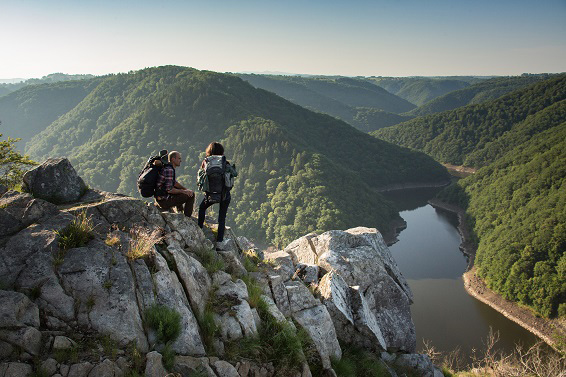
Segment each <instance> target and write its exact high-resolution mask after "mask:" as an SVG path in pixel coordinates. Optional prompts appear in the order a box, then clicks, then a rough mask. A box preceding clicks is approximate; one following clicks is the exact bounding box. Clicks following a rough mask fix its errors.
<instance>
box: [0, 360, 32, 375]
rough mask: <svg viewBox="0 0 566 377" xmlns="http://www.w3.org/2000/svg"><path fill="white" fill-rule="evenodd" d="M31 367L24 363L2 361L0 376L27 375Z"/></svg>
mask: <svg viewBox="0 0 566 377" xmlns="http://www.w3.org/2000/svg"><path fill="white" fill-rule="evenodd" d="M32 371H33V368H32V367H31V365H29V364H24V363H3V364H0V376H3V377H4V376H5V377H27V376H29V375H30V374H31V372H32Z"/></svg>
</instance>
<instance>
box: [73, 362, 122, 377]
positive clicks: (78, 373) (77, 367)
mask: <svg viewBox="0 0 566 377" xmlns="http://www.w3.org/2000/svg"><path fill="white" fill-rule="evenodd" d="M93 367H94V366H93V365H92V364H91V363H89V362H88V361H87V362H84V363H78V364H73V365H71V367H70V368H69V373H68V374H67V377H88V376H89V374H90V371H91V370H92V369H93ZM110 370H111V371H114V372H117V370H116V368H113V367H110ZM98 371H101V368H99V369H98ZM107 375H111V374H107Z"/></svg>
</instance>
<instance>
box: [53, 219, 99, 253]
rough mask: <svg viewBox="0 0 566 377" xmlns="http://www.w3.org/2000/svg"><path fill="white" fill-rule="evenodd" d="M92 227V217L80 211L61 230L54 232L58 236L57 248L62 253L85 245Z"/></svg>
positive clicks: (89, 237)
mask: <svg viewBox="0 0 566 377" xmlns="http://www.w3.org/2000/svg"><path fill="white" fill-rule="evenodd" d="M93 229H94V227H93V225H92V219H91V218H90V217H88V216H87V215H86V211H82V212H80V213H79V214H77V216H76V217H75V219H74V220H73V221H71V223H70V224H69V225H67V226H66V227H65V228H64V229H63V230H60V231H56V232H55V233H57V235H58V236H59V249H60V250H61V251H62V252H63V253H64V252H66V251H67V250H69V249H72V248H75V247H81V246H84V245H86V244H87V243H88V241H89V240H90V239H91V238H92V230H93ZM63 257H64V254H63Z"/></svg>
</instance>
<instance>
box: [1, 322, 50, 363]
mask: <svg viewBox="0 0 566 377" xmlns="http://www.w3.org/2000/svg"><path fill="white" fill-rule="evenodd" d="M0 340H3V341H5V342H7V343H10V344H12V345H14V346H18V347H20V348H21V349H22V350H23V351H25V352H27V353H29V354H31V355H34V356H35V355H39V353H40V351H41V348H42V346H43V344H42V342H41V332H40V331H39V330H38V329H36V328H35V327H23V328H20V329H16V330H7V329H1V330H0Z"/></svg>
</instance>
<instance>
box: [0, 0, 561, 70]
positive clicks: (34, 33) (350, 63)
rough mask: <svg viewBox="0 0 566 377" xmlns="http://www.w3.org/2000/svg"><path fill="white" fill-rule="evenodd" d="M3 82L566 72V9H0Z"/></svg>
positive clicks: (271, 5) (317, 5)
mask: <svg viewBox="0 0 566 377" xmlns="http://www.w3.org/2000/svg"><path fill="white" fill-rule="evenodd" d="M0 5H1V9H2V18H1V22H0V35H2V44H1V46H2V48H1V50H0V51H2V55H1V57H0V59H1V63H0V79H9V78H16V77H17V78H32V77H42V76H44V75H47V74H50V73H54V72H63V73H68V74H80V73H89V74H97V75H100V74H106V73H118V72H128V71H130V70H137V69H142V68H145V67H152V66H160V65H169V64H174V65H182V66H189V67H194V68H197V69H206V70H212V71H218V72H286V73H300V74H323V75H347V76H357V75H359V76H450V75H478V76H488V75H519V74H522V73H525V72H528V73H543V72H564V71H566V22H564V20H566V1H564V0H549V1H545V2H536V1H529V0H517V1H509V0H502V1H486V0H478V1H475V2H467V1H454V0H452V1H448V0H442V1H439V0H434V1H431V2H421V1H415V0H404V1H383V0H376V1H371V0H353V1H348V2H346V1H342V0H329V1H322V0H313V1H309V2H304V1H303V2H301V1H298V0H290V1H287V2H275V1H269V0H268V1H259V0H242V1H239V2H235V1H229V0H219V1H215V2H204V1H193V0H187V1H182V0H171V1H168V2H163V3H158V2H153V1H148V0H138V1H134V0H120V1H110V0H100V1H86V2H75V1H71V0H22V1H17V2H14V1H7V0H0Z"/></svg>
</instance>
